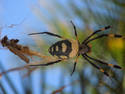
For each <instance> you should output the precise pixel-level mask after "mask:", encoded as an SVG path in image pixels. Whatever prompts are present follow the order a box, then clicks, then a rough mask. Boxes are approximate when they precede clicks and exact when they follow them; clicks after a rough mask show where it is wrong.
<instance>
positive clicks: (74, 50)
mask: <svg viewBox="0 0 125 94" xmlns="http://www.w3.org/2000/svg"><path fill="white" fill-rule="evenodd" d="M71 23H72V25H73V28H74V34H75V37H76V40H75V39H66V38H64V37H62V36H60V35H57V34H54V33H50V32H39V33H30V34H29V35H35V34H47V35H50V36H53V37H57V38H61V39H62V40H61V41H58V42H56V43H55V44H53V45H52V46H51V47H50V48H49V50H48V51H49V53H50V54H51V55H52V56H53V57H56V58H57V60H54V61H52V62H51V61H50V62H48V63H46V64H33V65H32V64H29V65H30V66H48V65H51V64H55V63H59V62H61V61H63V60H68V59H69V58H73V57H76V59H75V62H74V67H73V71H72V73H71V75H72V74H73V73H74V71H75V68H76V64H77V60H78V57H79V56H80V55H82V57H83V58H84V59H85V60H86V61H87V62H89V63H90V64H91V65H92V66H94V67H95V68H97V69H98V70H100V71H101V72H103V73H104V74H105V75H106V76H109V74H108V73H107V72H106V71H104V69H102V68H101V67H99V66H98V65H96V64H94V63H93V62H92V61H94V62H98V63H101V64H104V65H107V66H109V67H114V68H117V69H122V68H121V67H120V66H118V65H113V64H108V63H106V62H103V61H101V60H98V59H95V58H93V57H90V56H89V55H88V54H87V53H88V52H90V50H91V47H90V46H89V45H88V43H90V42H91V41H93V40H96V39H99V38H102V37H115V38H122V35H118V34H101V35H98V36H96V37H94V38H92V36H94V35H95V34H97V33H98V32H101V31H104V30H107V29H109V28H111V26H106V27H104V28H101V29H100V30H96V31H95V32H93V33H92V34H91V35H89V36H88V37H87V38H86V39H85V40H84V41H83V42H82V43H80V42H79V40H78V36H77V31H76V27H75V25H74V24H73V22H72V21H71Z"/></svg>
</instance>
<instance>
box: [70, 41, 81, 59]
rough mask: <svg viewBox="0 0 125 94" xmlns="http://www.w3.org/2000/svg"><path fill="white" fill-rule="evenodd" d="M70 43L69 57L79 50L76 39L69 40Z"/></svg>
mask: <svg viewBox="0 0 125 94" xmlns="http://www.w3.org/2000/svg"><path fill="white" fill-rule="evenodd" d="M70 42H71V44H72V46H71V47H72V51H71V53H70V54H69V57H74V56H76V55H77V54H78V50H79V45H78V42H77V40H73V39H72V40H70Z"/></svg>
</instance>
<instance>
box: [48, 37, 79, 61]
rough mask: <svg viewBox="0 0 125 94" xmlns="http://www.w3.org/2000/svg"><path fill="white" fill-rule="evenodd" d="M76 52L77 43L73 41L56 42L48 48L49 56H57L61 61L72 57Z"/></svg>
mask: <svg viewBox="0 0 125 94" xmlns="http://www.w3.org/2000/svg"><path fill="white" fill-rule="evenodd" d="M74 43H75V44H74ZM74 46H76V47H74ZM74 48H76V49H74ZM77 52H78V43H77V41H75V40H68V39H66V40H61V41H58V42H56V43H55V44H53V45H52V46H51V47H50V48H49V53H50V54H51V55H53V56H57V57H59V58H61V59H66V58H70V57H74V56H75V55H76V54H77Z"/></svg>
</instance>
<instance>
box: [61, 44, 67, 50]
mask: <svg viewBox="0 0 125 94" xmlns="http://www.w3.org/2000/svg"><path fill="white" fill-rule="evenodd" d="M66 50H67V45H66V44H65V43H62V52H66Z"/></svg>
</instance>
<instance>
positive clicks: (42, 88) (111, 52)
mask: <svg viewBox="0 0 125 94" xmlns="http://www.w3.org/2000/svg"><path fill="white" fill-rule="evenodd" d="M12 4H13V3H12ZM29 9H30V11H31V12H32V15H33V16H34V19H35V21H33V22H31V23H32V24H30V23H29V24H26V23H25V20H27V19H28V17H26V19H25V20H24V23H23V32H18V33H17V32H16V33H17V34H22V35H24V36H25V38H24V37H20V41H21V43H22V44H23V45H27V46H29V47H30V48H32V49H33V50H35V51H39V52H41V53H44V54H46V55H49V53H48V52H47V51H48V48H49V46H51V45H52V44H53V43H55V42H56V41H58V40H60V39H57V38H54V37H51V36H47V35H36V36H32V37H31V36H26V34H28V33H31V32H42V31H49V32H53V33H57V34H59V35H61V36H65V37H66V38H69V39H70V38H75V37H74V32H73V27H72V25H71V23H70V21H71V20H72V21H73V22H74V24H75V25H76V28H77V32H78V36H79V40H80V42H82V41H83V40H84V39H85V38H86V37H87V36H88V35H89V34H91V33H92V32H94V31H95V30H97V29H100V28H101V27H105V26H107V25H111V26H112V28H111V29H110V30H106V31H104V32H101V33H99V34H98V35H100V34H103V33H117V34H121V35H123V36H125V33H124V31H125V18H124V17H125V1H124V0H36V2H35V3H32V4H31V5H30V7H29ZM22 19H23V18H22ZM18 29H19V28H18ZM21 30H22V29H21ZM1 31H2V30H1ZM7 34H8V33H7ZM9 34H10V33H9ZM12 34H14V32H13V33H12ZM17 36H18V35H17ZM14 38H15V37H14ZM16 38H18V37H16ZM91 45H92V52H91V53H89V55H91V56H92V57H95V58H98V59H101V60H103V61H106V62H108V63H112V64H118V65H120V66H122V67H123V68H125V47H124V46H125V40H123V39H115V38H102V39H98V40H96V41H93V42H92V43H91ZM4 52H5V50H4ZM3 54H4V53H3V52H2V53H0V55H3ZM5 56H7V55H5ZM7 57H8V58H11V62H13V63H11V65H9V67H7V66H8V63H9V64H10V59H9V60H8V61H7V59H5V58H4V60H1V61H0V62H1V64H0V70H1V71H3V70H7V69H9V68H10V66H11V68H13V67H17V66H18V67H19V66H23V65H25V62H22V61H18V60H19V59H17V58H15V55H9V56H7ZM33 59H35V60H37V59H36V58H35V57H34V58H33ZM3 61H4V65H5V66H4V67H3V65H2V64H3V63H2V62H3ZM73 61H74V59H71V60H69V61H67V62H60V63H58V64H55V65H52V66H47V67H40V68H39V69H38V70H36V71H33V72H32V73H31V74H30V75H27V76H26V77H24V74H26V71H27V70H23V71H20V72H13V73H8V74H7V75H5V76H4V77H3V78H2V79H1V81H0V94H51V93H52V92H54V91H56V90H58V89H60V88H61V87H63V86H65V88H64V89H62V90H61V92H60V94H119V93H120V94H125V75H124V71H123V70H118V69H113V68H109V67H108V68H107V67H106V66H104V65H100V66H101V67H103V68H104V69H105V70H106V71H108V73H109V74H110V75H112V79H110V78H108V77H106V76H105V75H104V74H103V73H101V72H99V71H98V70H97V69H95V68H94V67H93V66H91V65H90V64H88V62H86V61H85V60H84V59H83V58H82V57H81V58H80V59H79V60H78V64H77V68H76V71H75V73H74V74H73V76H70V74H71V72H72V68H73ZM20 62H22V63H20ZM96 64H97V63H96ZM15 79H16V80H15ZM73 82H75V83H73ZM10 92H11V93H10Z"/></svg>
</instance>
